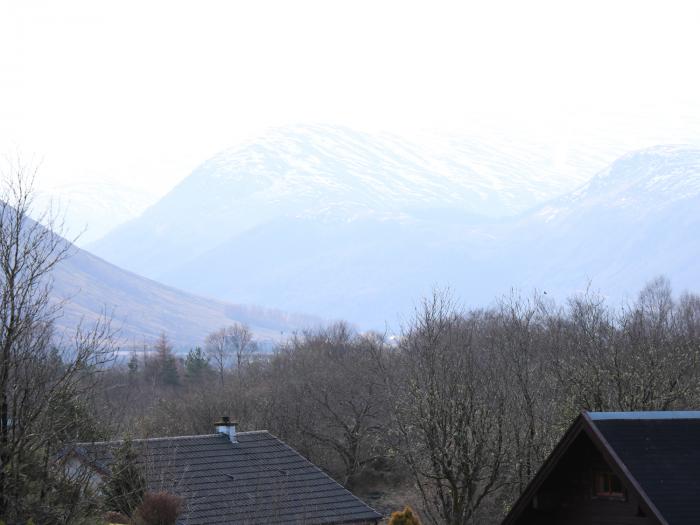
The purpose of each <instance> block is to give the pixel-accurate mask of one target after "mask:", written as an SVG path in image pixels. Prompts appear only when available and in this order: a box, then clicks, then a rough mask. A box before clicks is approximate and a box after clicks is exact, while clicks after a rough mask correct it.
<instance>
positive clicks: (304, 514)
mask: <svg viewBox="0 0 700 525" xmlns="http://www.w3.org/2000/svg"><path fill="white" fill-rule="evenodd" d="M122 443H123V442H121V441H110V442H99V443H79V444H77V445H75V446H74V447H72V449H71V451H70V454H68V455H67V457H68V458H69V460H70V461H71V462H74V463H76V462H77V464H76V466H78V465H79V466H86V465H87V466H89V467H90V468H91V469H92V470H93V472H94V473H95V477H96V478H97V480H98V481H99V480H100V479H105V478H106V477H108V476H109V472H110V471H109V469H110V463H111V462H112V460H113V457H114V456H113V454H114V452H115V451H116V450H117V448H118V447H119V446H120V445H121V444H122ZM132 443H133V447H134V449H135V450H136V451H137V452H138V454H139V458H140V463H141V464H142V466H143V469H144V472H145V475H146V478H147V485H148V489H149V490H154V491H160V490H166V491H168V492H171V493H173V494H177V495H179V496H181V497H182V498H183V499H184V512H183V514H182V515H181V517H180V519H179V520H178V523H182V524H183V525H208V524H214V523H219V524H224V523H226V524H229V523H230V524H263V523H264V524H272V523H279V524H287V523H289V524H291V523H295V524H296V523H299V524H331V523H347V524H353V523H354V524H369V523H377V522H378V521H379V520H380V519H381V517H382V516H381V515H380V514H379V513H377V512H376V511H375V510H374V509H372V508H370V507H368V506H367V505H366V504H365V503H363V502H362V501H361V500H359V499H358V498H357V497H355V496H354V495H352V494H351V493H350V492H349V491H347V490H346V489H345V488H343V487H342V486H341V485H339V484H338V483H336V482H335V481H334V480H333V479H331V478H330V477H329V476H328V475H326V474H325V473H324V472H323V471H321V470H320V469H319V468H318V467H317V466H315V465H314V464H312V463H311V462H309V461H308V460H307V459H305V458H304V457H303V456H301V455H300V454H299V453H298V452H296V451H295V450H294V449H292V448H291V447H289V446H288V445H286V444H285V443H283V442H282V441H281V440H279V439H278V438H276V437H275V436H273V435H272V434H270V433H269V432H267V431H264V430H263V431H257V432H236V425H235V423H231V422H229V421H228V418H223V419H222V421H220V422H219V423H217V426H216V433H215V434H207V435H199V436H180V437H165V438H153V439H136V440H133V442H132Z"/></svg>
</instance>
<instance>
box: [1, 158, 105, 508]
mask: <svg viewBox="0 0 700 525" xmlns="http://www.w3.org/2000/svg"><path fill="white" fill-rule="evenodd" d="M33 177H34V174H33V173H26V172H25V171H24V170H23V169H21V168H16V169H15V170H14V171H13V173H11V174H10V175H9V176H7V177H5V178H4V179H3V181H2V184H3V188H2V194H1V196H0V286H1V287H2V291H1V294H2V295H1V297H0V519H3V520H6V521H9V522H14V521H16V520H20V519H26V517H25V516H26V515H25V513H26V512H27V508H28V507H29V506H33V507H39V508H42V507H43V508H47V506H50V498H51V497H52V496H51V495H52V494H55V491H54V490H52V487H51V486H50V484H51V476H50V475H49V474H50V471H51V465H50V461H49V457H50V455H51V454H52V453H54V452H55V451H56V447H57V446H60V445H61V444H62V443H65V442H66V440H70V439H73V438H75V437H76V435H78V434H80V433H81V429H80V424H81V413H80V411H81V410H82V407H84V403H83V402H81V396H82V395H84V394H85V392H86V391H88V390H90V389H91V388H92V387H93V386H94V381H95V375H94V373H95V372H96V371H97V370H98V369H99V368H100V367H101V366H102V365H103V364H104V363H106V362H107V361H109V360H110V359H111V358H112V355H113V346H112V335H113V334H112V331H111V329H110V327H109V323H108V322H107V321H106V320H102V321H100V322H98V323H97V325H96V326H95V327H93V328H85V327H79V328H78V329H77V333H76V335H75V337H69V336H68V335H66V334H63V336H62V337H56V334H55V331H54V320H55V319H56V318H57V317H58V316H59V315H60V312H61V307H62V305H61V303H60V302H57V301H56V300H54V299H53V298H52V296H51V290H52V281H51V272H52V271H53V269H54V268H55V267H56V265H58V264H59V263H60V262H61V261H62V260H63V259H65V258H66V257H67V256H68V255H69V252H70V250H71V244H70V243H69V242H67V241H66V240H65V239H64V238H62V237H61V236H60V235H59V232H60V225H59V224H58V223H57V222H56V220H55V217H53V216H52V215H51V214H50V213H44V214H41V215H39V216H38V217H36V219H37V220H34V219H32V218H31V217H30V216H29V214H30V211H31V207H32V195H33V193H32V184H33ZM83 415H85V414H83ZM54 488H55V487H54Z"/></svg>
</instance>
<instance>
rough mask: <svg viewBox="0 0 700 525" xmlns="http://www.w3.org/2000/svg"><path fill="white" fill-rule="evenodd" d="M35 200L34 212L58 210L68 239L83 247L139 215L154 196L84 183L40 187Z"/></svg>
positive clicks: (121, 187)
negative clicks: (52, 208)
mask: <svg viewBox="0 0 700 525" xmlns="http://www.w3.org/2000/svg"><path fill="white" fill-rule="evenodd" d="M36 200H37V203H36V205H37V209H46V208H47V207H48V206H49V205H51V206H52V207H54V209H55V208H56V207H57V208H58V209H59V210H60V211H61V215H65V217H64V219H65V227H66V229H67V234H68V236H69V237H70V238H73V237H74V236H78V239H77V243H78V244H79V245H80V246H84V245H85V244H87V243H89V242H92V241H95V240H97V239H99V238H101V237H103V236H104V235H105V234H106V233H107V232H109V231H110V230H111V229H112V228H114V227H115V226H116V225H118V224H122V223H124V222H126V221H128V220H130V219H133V218H134V217H137V216H138V215H140V214H141V212H143V211H144V210H145V209H146V208H147V207H148V206H149V205H150V204H152V203H153V202H155V200H156V196H155V195H153V194H151V193H148V192H145V191H144V190H142V189H141V190H139V189H136V188H133V187H129V186H125V185H123V184H120V183H115V182H110V183H107V182H104V181H100V182H95V181H91V180H83V181H78V182H74V183H70V184H58V185H52V186H46V187H43V188H42V191H40V192H38V194H37V199H36Z"/></svg>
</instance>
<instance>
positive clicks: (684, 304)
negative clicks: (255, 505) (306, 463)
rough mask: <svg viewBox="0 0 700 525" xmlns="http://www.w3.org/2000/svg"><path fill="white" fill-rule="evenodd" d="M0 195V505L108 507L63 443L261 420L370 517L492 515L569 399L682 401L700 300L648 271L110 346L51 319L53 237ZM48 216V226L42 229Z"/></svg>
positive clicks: (506, 502) (645, 403) (253, 424)
mask: <svg viewBox="0 0 700 525" xmlns="http://www.w3.org/2000/svg"><path fill="white" fill-rule="evenodd" d="M22 180H23V179H22V178H21V177H20V178H18V179H17V180H16V181H14V183H12V184H10V185H9V186H7V188H6V191H5V193H4V195H3V199H2V202H3V204H2V206H1V207H0V237H1V239H0V278H1V279H2V304H1V310H0V316H1V318H0V321H1V323H2V325H1V327H0V519H1V520H3V521H4V522H6V523H26V522H27V520H28V519H30V518H31V519H32V520H34V522H35V523H91V522H92V521H90V519H91V516H95V515H96V513H102V512H104V511H105V510H110V509H107V508H105V506H104V498H103V497H102V496H101V495H100V493H99V491H94V490H91V488H90V485H89V484H87V483H86V480H84V479H82V478H79V477H76V476H73V477H70V476H67V475H66V473H65V472H64V471H63V470H61V468H60V466H59V463H60V462H58V461H57V458H59V457H60V452H61V450H63V449H64V448H65V447H66V446H68V445H70V443H74V442H76V441H92V440H99V439H113V438H116V437H124V436H127V437H151V436H166V435H186V434H200V433H202V434H206V433H211V432H212V423H213V422H214V421H215V420H217V419H218V418H219V417H220V416H222V415H230V416H232V417H234V418H235V419H237V420H238V422H239V423H240V429H241V430H243V431H245V430H255V429H267V430H269V431H270V432H272V433H273V434H275V435H277V436H278V437H280V438H281V439H283V440H284V441H286V442H287V443H289V444H290V445H291V446H292V447H294V448H296V449H297V450H298V451H299V452H301V453H302V454H304V455H305V456H307V457H308V458H309V459H311V460H312V461H313V462H315V463H316V464H318V465H319V466H321V467H322V468H323V469H325V470H326V471H327V472H328V473H330V474H331V475H332V476H333V477H334V478H335V479H337V480H338V481H339V482H341V483H342V484H344V485H346V486H348V487H349V488H351V489H352V490H353V491H355V492H356V493H358V494H359V495H361V496H363V497H364V498H365V499H367V501H368V502H369V503H370V504H373V505H375V506H377V507H378V508H379V509H380V510H382V511H384V512H385V513H389V512H390V511H393V510H400V509H402V508H404V506H405V505H407V504H409V505H411V506H412V507H413V508H414V509H415V510H416V511H417V513H418V514H419V515H420V518H421V519H422V520H423V522H425V523H435V524H439V523H446V524H450V525H457V524H470V523H479V524H489V523H498V522H499V521H500V519H501V518H502V516H503V515H504V513H505V512H507V510H508V509H509V506H510V505H511V504H512V502H513V501H514V500H515V498H516V497H517V496H518V494H519V493H520V492H521V491H522V490H523V488H524V487H525V486H526V484H527V483H528V481H529V480H530V479H531V478H532V476H533V475H534V474H535V473H536V471H537V469H538V468H539V466H540V465H541V464H542V461H543V460H544V458H545V457H546V456H547V454H548V453H549V452H550V451H551V450H552V448H553V446H554V445H555V443H556V442H557V441H558V439H559V438H560V436H561V435H562V433H563V431H564V430H565V429H566V427H567V426H568V425H569V424H570V422H571V421H572V419H573V418H574V417H575V416H576V415H577V414H578V413H579V412H580V411H581V410H665V409H691V408H697V407H698V406H700V391H699V389H698V385H700V373H699V370H698V359H699V358H700V297H699V296H697V295H693V294H688V293H686V294H682V295H680V296H679V297H676V296H674V294H673V293H672V290H671V286H670V283H669V282H668V281H667V280H666V279H664V278H657V279H655V280H652V281H651V282H650V283H649V284H648V285H647V286H646V287H645V288H644V289H643V290H641V292H640V293H639V294H638V297H637V298H636V299H634V300H632V301H631V302H630V303H629V304H619V305H618V304H609V303H607V302H606V301H605V300H604V298H603V297H602V296H600V295H598V294H596V293H592V292H588V293H583V294H579V295H576V296H574V297H572V298H571V299H569V300H568V301H567V302H565V303H564V304H557V303H555V302H554V301H552V300H550V299H548V298H547V295H545V294H538V293H534V294H531V295H525V296H522V295H518V294H516V293H514V294H512V295H511V296H509V297H505V298H502V299H500V300H498V301H497V302H495V303H494V304H493V305H492V306H490V307H487V308H483V309H470V310H466V309H463V308H462V307H460V306H459V303H458V301H457V299H456V298H455V297H453V296H452V295H451V294H450V293H449V292H445V291H436V292H434V294H433V295H431V296H430V297H427V298H425V299H424V300H423V301H422V302H421V303H420V304H419V305H418V306H417V307H416V309H415V313H414V316H413V317H412V318H411V319H410V320H408V321H407V322H406V324H405V326H404V327H403V328H402V329H401V331H400V333H398V334H396V335H393V336H392V337H388V336H387V335H386V334H379V333H360V332H358V331H356V330H354V329H353V328H352V327H351V326H350V325H348V324H344V323H335V324H332V325H330V326H327V327H325V328H322V329H317V330H313V331H308V332H302V333H298V334H296V335H294V336H293V337H291V338H290V339H288V340H287V341H284V342H282V343H280V344H279V346H278V347H277V348H275V349H274V351H271V352H265V353H261V352H260V351H256V345H255V343H256V342H255V340H254V338H253V336H252V334H251V333H250V330H249V329H248V328H247V327H246V326H245V325H243V324H234V325H232V326H230V327H222V329H221V330H220V331H218V332H216V333H213V334H211V335H210V336H209V337H207V338H206V340H205V341H202V345H203V346H202V348H194V349H191V350H190V351H189V352H188V353H187V354H186V355H182V354H178V353H176V352H175V351H174V348H175V347H177V346H178V344H177V341H171V340H169V339H168V334H163V336H162V337H161V338H160V339H159V340H157V341H154V342H153V344H152V346H151V347H149V348H145V349H144V350H143V351H139V352H133V353H130V354H127V355H125V354H123V353H122V354H121V355H120V356H119V357H118V358H115V354H114V350H115V348H114V340H115V339H114V334H113V333H112V331H111V328H110V326H109V323H108V322H107V320H105V321H104V322H100V323H97V325H94V326H91V327H82V328H80V329H78V330H77V332H76V333H74V334H65V333H62V334H58V333H56V332H55V331H54V330H53V329H52V320H53V319H55V316H56V315H59V314H60V308H61V305H60V304H57V303H55V302H52V301H51V300H50V294H49V292H50V285H51V280H50V275H51V269H52V267H53V266H55V264H57V263H58V262H59V261H60V260H61V259H62V258H64V257H66V256H69V255H70V253H69V252H70V249H69V247H68V246H67V244H65V243H64V241H63V240H62V239H61V238H60V237H58V236H57V233H59V232H58V231H56V230H54V229H51V227H49V228H48V229H47V228H45V227H40V226H38V225H37V223H35V222H33V221H31V220H30V219H29V218H28V216H27V213H28V210H29V206H30V200H29V195H30V192H29V190H28V189H27V188H25V187H24V186H22V184H23V183H22ZM49 226H51V224H49Z"/></svg>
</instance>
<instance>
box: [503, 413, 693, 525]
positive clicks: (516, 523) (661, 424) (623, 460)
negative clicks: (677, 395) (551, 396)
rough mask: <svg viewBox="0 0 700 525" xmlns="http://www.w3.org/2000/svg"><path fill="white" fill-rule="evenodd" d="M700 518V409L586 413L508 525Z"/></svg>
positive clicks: (629, 524)
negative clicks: (698, 410)
mask: <svg viewBox="0 0 700 525" xmlns="http://www.w3.org/2000/svg"><path fill="white" fill-rule="evenodd" d="M698 523H700V412H583V413H582V414H581V415H580V416H579V417H578V418H577V419H576V420H575V421H574V423H573V424H572V426H571V427H570V428H569V430H568V431H567V432H566V434H565V435H564V437H563V438H562V439H561V441H560V442H559V444H558V445H557V447H556V448H555V449H554V451H553V452H552V454H551V455H550V456H549V458H548V459H547V460H546V461H545V463H544V465H543V466H542V468H541V469H540V471H539V472H538V473H537V475H536V476H535V478H534V479H533V480H532V482H531V483H530V484H529V486H528V487H527V489H526V490H525V491H524V492H523V494H522V495H521V496H520V498H519V499H518V501H517V502H516V503H515V505H514V506H513V508H512V510H511V511H510V513H509V514H508V516H507V517H506V519H505V520H504V521H503V524H504V525H549V524H557V525H568V524H571V525H575V524H587V525H597V524H609V525H611V524H619V525H652V524H653V525H691V524H693V525H695V524H698Z"/></svg>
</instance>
